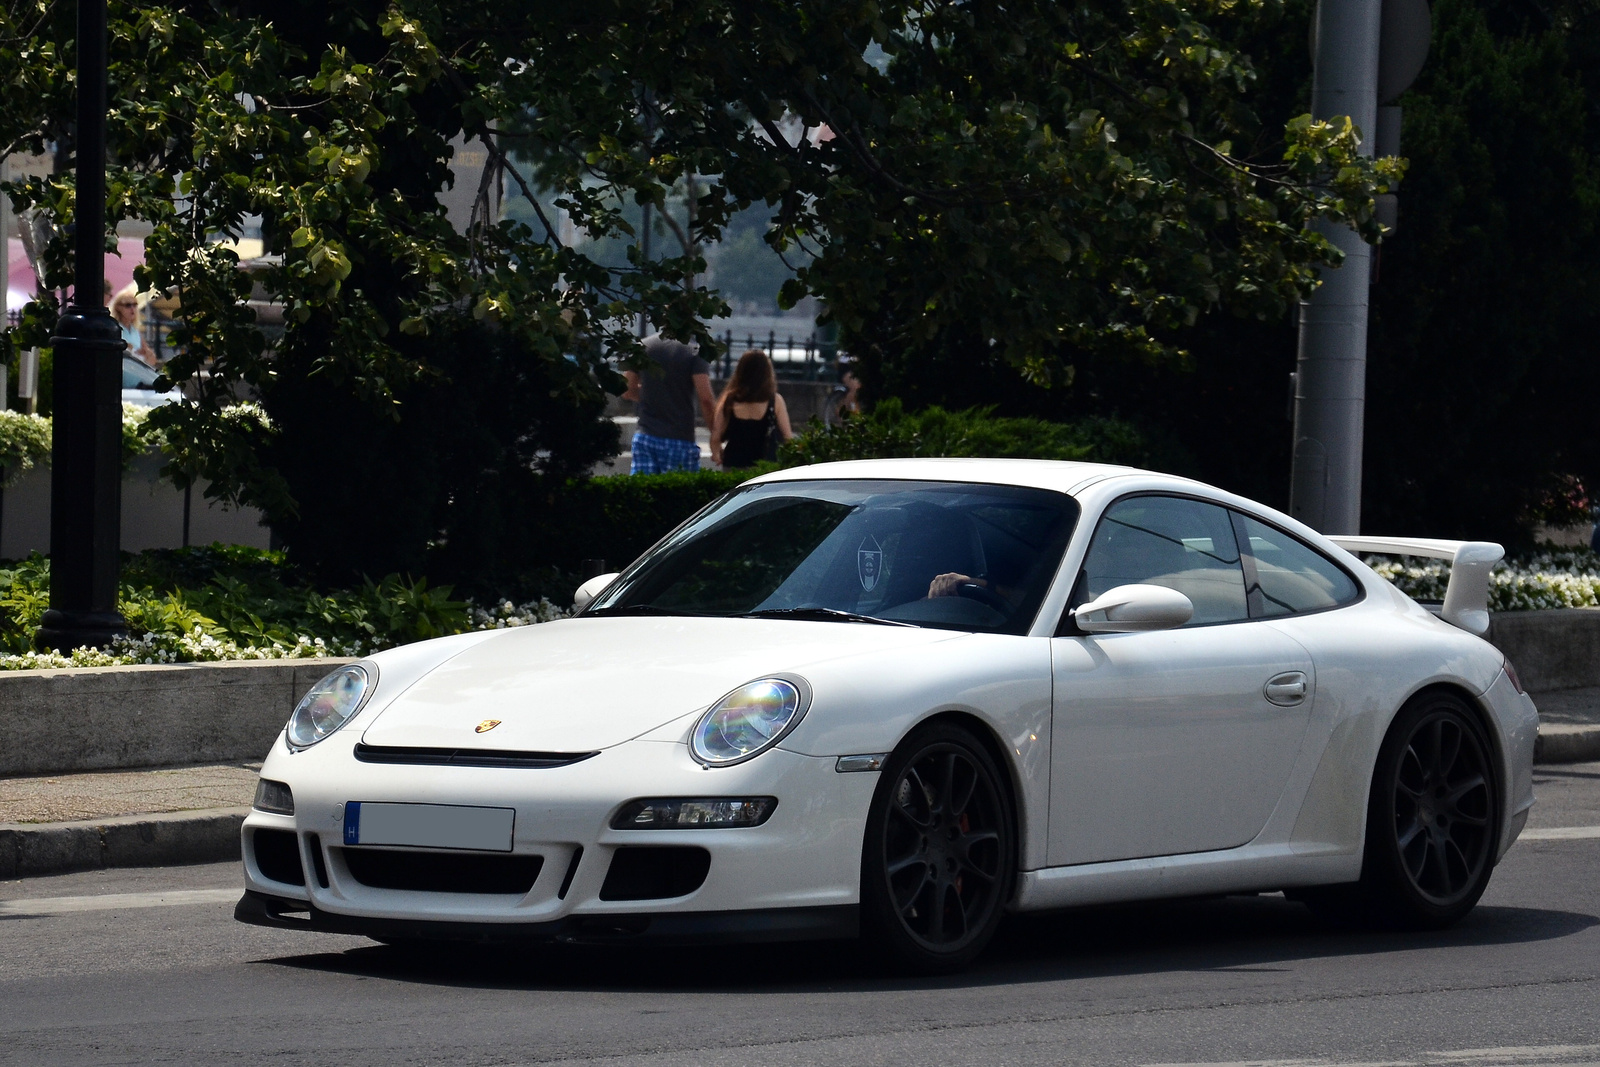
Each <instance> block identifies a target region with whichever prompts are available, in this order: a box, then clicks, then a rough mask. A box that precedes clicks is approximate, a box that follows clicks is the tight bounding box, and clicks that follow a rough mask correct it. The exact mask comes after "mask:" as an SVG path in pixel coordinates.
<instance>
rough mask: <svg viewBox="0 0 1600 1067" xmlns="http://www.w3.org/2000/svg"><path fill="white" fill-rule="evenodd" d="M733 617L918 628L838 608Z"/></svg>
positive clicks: (767, 611)
mask: <svg viewBox="0 0 1600 1067" xmlns="http://www.w3.org/2000/svg"><path fill="white" fill-rule="evenodd" d="M733 617H734V618H736V619H803V620H808V621H811V622H875V623H877V624H878V625H879V626H909V627H911V628H912V629H913V630H915V629H917V628H918V627H917V624H916V623H914V622H897V621H896V620H894V619H880V618H878V617H877V616H876V615H860V614H857V613H856V612H854V611H840V610H839V609H838V608H767V609H765V610H764V611H746V612H743V613H741V614H739V615H735V616H733Z"/></svg>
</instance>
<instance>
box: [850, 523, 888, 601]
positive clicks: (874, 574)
mask: <svg viewBox="0 0 1600 1067" xmlns="http://www.w3.org/2000/svg"><path fill="white" fill-rule="evenodd" d="M882 575H883V546H882V545H880V544H878V539H877V538H876V537H873V536H871V535H870V534H869V535H868V536H867V539H866V540H864V541H862V542H861V545H860V547H858V548H857V549H856V577H858V578H860V579H861V589H862V591H863V592H866V593H870V592H872V590H873V587H874V586H876V585H877V584H878V579H879V578H880V577H882Z"/></svg>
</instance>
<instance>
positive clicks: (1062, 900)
mask: <svg viewBox="0 0 1600 1067" xmlns="http://www.w3.org/2000/svg"><path fill="white" fill-rule="evenodd" d="M1360 876H1361V854H1360V853H1359V852H1337V853H1321V854H1317V853H1312V854H1307V853H1304V852H1294V851H1292V850H1291V849H1290V848H1289V847H1288V846H1286V845H1244V846H1242V847H1240V848H1230V849H1226V850H1224V851H1221V852H1193V853H1188V854H1185V855H1182V856H1152V857H1150V858H1147V859H1134V860H1114V861H1112V862H1109V863H1084V864H1079V865H1076V866H1072V867H1045V868H1043V869H1041V870H1035V871H1023V872H1021V874H1020V875H1019V876H1018V878H1017V895H1016V903H1015V905H1014V907H1015V909H1016V910H1017V911H1039V910H1044V909H1048V908H1069V907H1076V906H1078V905H1083V904H1110V903H1115V902H1118V901H1130V900H1160V899H1163V898H1166V897H1190V896H1204V895H1207V894H1213V893H1243V892H1257V891H1264V890H1265V891H1271V890H1276V889H1289V888H1293V887H1296V886H1311V885H1337V884H1339V883H1341V882H1353V881H1355V880H1356V879H1357V878H1359V877H1360Z"/></svg>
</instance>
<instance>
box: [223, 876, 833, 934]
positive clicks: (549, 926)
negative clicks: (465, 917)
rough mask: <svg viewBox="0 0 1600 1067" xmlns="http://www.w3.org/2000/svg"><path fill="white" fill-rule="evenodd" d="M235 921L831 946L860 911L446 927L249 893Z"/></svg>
mask: <svg viewBox="0 0 1600 1067" xmlns="http://www.w3.org/2000/svg"><path fill="white" fill-rule="evenodd" d="M233 917H234V918H235V919H237V920H239V921H240V922H243V923H250V924H251V925H254V926H270V927H272V928H274V929H278V930H305V931H310V932H315V933H328V934H357V935H359V936H362V937H370V938H373V939H374V940H378V941H457V942H472V943H478V944H495V943H504V942H511V941H518V942H535V943H544V944H568V945H602V944H603V945H615V944H629V943H647V944H652V945H674V944H683V945H691V944H693V945H704V944H757V943H760V942H767V941H827V940H836V939H838V940H842V939H850V938H855V937H857V936H858V935H859V934H860V929H861V920H860V907H859V906H858V905H855V904H837V905H829V906H826V907H817V908H773V909H768V910H762V911H688V912H667V913H661V914H653V915H652V914H643V915H611V914H606V915H569V916H567V917H565V918H562V919H556V920H554V921H552V922H542V923H473V922H440V921H433V920H417V919H378V918H365V917H362V916H354V915H336V914H334V913H332V912H328V911H323V910H321V909H320V908H318V907H316V906H315V905H314V904H309V903H307V902H306V901H303V900H289V899H286V898H283V897H274V896H269V895H267V894H265V893H257V892H255V891H254V890H249V889H247V890H245V893H244V896H242V897H240V898H239V903H238V905H237V906H235V907H234V909H233Z"/></svg>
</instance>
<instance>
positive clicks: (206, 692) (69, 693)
mask: <svg viewBox="0 0 1600 1067" xmlns="http://www.w3.org/2000/svg"><path fill="white" fill-rule="evenodd" d="M349 662H351V661H350V660H346V659H332V658H329V659H282V660H256V661H253V662H251V661H246V662H238V663H185V664H172V665H152V666H133V667H76V668H71V669H54V670H38V671H0V778H7V777H16V776H18V775H26V774H67V773H72V772H76V771H94V770H109V769H112V768H130V767H162V766H169V765H173V764H184V763H227V762H234V761H245V760H259V759H261V758H262V757H264V756H265V755H266V754H267V750H268V749H270V748H271V747H272V742H273V740H274V739H275V738H276V737H277V736H278V731H279V730H281V729H283V724H284V723H285V722H286V721H288V718H289V713H290V712H291V711H293V710H294V706H295V704H296V703H298V702H299V700H300V698H301V697H302V696H304V695H305V692H306V690H308V689H310V688H311V687H312V686H313V685H315V684H316V682H317V680H318V679H320V678H321V677H322V676H323V675H325V674H327V673H328V672H329V671H331V670H333V669H334V668H335V667H338V666H340V665H341V664H344V663H349Z"/></svg>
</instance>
